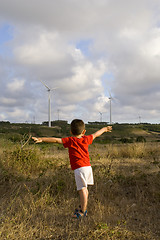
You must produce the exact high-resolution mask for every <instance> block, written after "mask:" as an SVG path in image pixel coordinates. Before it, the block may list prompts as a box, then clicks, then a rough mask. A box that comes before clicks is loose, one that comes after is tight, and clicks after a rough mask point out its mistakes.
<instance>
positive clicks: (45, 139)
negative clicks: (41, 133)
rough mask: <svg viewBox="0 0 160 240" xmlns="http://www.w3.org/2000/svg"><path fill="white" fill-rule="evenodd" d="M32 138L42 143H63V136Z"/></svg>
mask: <svg viewBox="0 0 160 240" xmlns="http://www.w3.org/2000/svg"><path fill="white" fill-rule="evenodd" d="M32 139H33V140H34V141H35V142H36V143H41V142H47V143H63V142H62V138H55V137H51V138H50V137H48V138H46V137H40V138H37V137H32Z"/></svg>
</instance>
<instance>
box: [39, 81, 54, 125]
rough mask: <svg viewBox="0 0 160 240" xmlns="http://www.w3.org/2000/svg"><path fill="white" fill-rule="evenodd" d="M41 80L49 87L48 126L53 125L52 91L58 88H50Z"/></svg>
mask: <svg viewBox="0 0 160 240" xmlns="http://www.w3.org/2000/svg"><path fill="white" fill-rule="evenodd" d="M40 81H41V83H42V84H43V85H44V86H45V87H46V88H47V91H48V126H49V127H51V91H53V90H54V89H57V88H49V87H48V86H47V85H46V84H45V83H44V82H43V81H42V80H40Z"/></svg>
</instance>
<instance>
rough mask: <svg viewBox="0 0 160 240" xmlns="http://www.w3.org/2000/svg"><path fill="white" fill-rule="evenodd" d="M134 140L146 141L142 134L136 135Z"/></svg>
mask: <svg viewBox="0 0 160 240" xmlns="http://www.w3.org/2000/svg"><path fill="white" fill-rule="evenodd" d="M136 142H146V139H145V137H143V136H138V137H137V138H136Z"/></svg>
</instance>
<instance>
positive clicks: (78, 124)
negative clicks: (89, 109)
mask: <svg viewBox="0 0 160 240" xmlns="http://www.w3.org/2000/svg"><path fill="white" fill-rule="evenodd" d="M84 129H85V124H84V122H83V121H82V120H80V119H74V120H73V121H72V122H71V132H72V134H73V135H75V136H78V135H80V134H81V133H82V131H83V130H84Z"/></svg>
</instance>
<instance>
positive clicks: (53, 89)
mask: <svg viewBox="0 0 160 240" xmlns="http://www.w3.org/2000/svg"><path fill="white" fill-rule="evenodd" d="M57 88H59V87H55V88H51V89H50V90H51V91H52V90H55V89H57Z"/></svg>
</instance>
